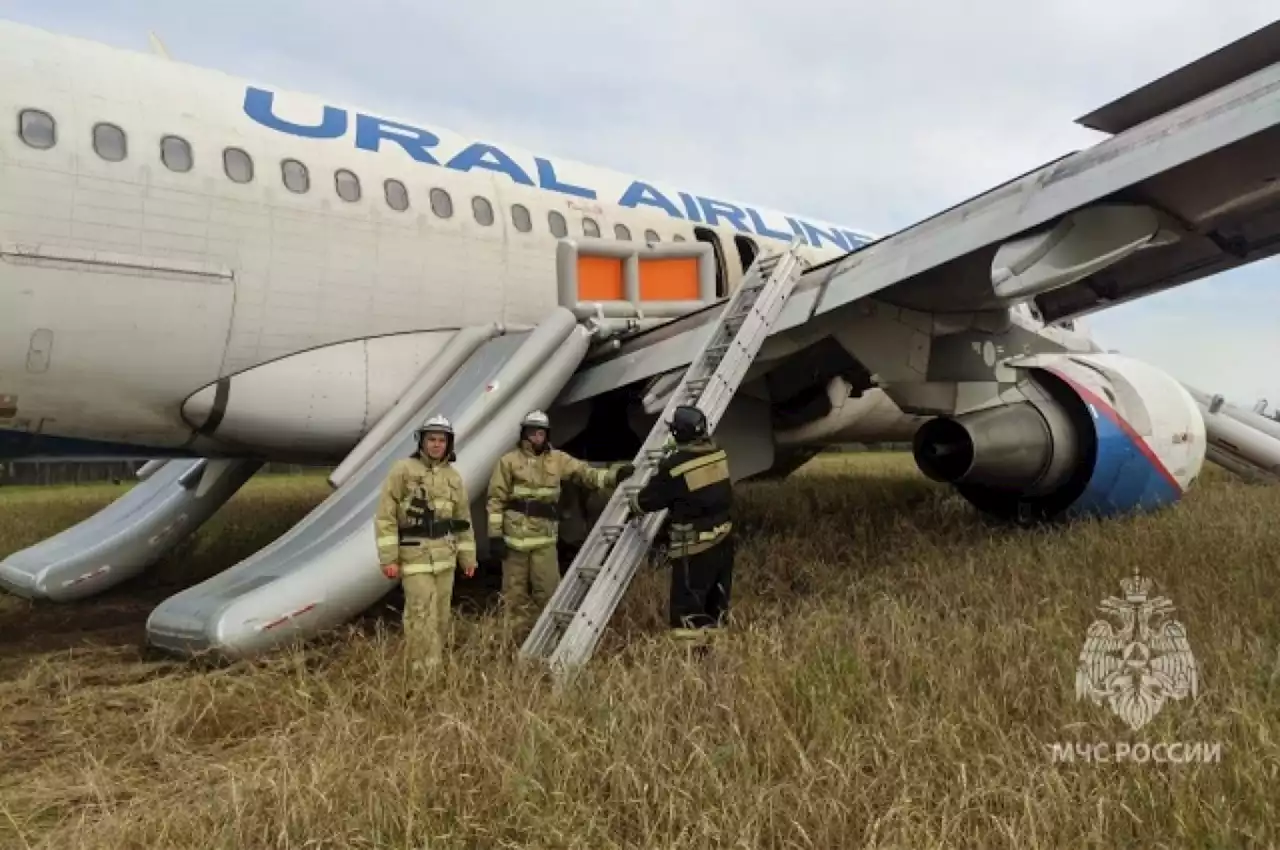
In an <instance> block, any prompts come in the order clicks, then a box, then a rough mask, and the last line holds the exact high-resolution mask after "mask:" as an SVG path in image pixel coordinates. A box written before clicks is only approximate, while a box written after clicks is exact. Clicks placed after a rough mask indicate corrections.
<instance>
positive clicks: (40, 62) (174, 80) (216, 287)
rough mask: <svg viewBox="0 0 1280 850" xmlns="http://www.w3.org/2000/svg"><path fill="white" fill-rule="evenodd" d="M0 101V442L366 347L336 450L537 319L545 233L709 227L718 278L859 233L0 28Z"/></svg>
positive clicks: (183, 439)
mask: <svg viewBox="0 0 1280 850" xmlns="http://www.w3.org/2000/svg"><path fill="white" fill-rule="evenodd" d="M0 116H3V121H4V122H5V125H6V126H7V127H9V128H10V129H9V130H7V131H6V132H4V133H2V134H0V429H3V430H5V431H8V432H37V433H40V434H45V435H54V436H60V437H69V438H77V439H85V440H94V441H103V442H106V443H123V444H130V445H134V446H139V447H143V448H152V449H160V448H173V447H178V446H183V445H187V444H189V442H190V440H191V439H192V427H191V425H190V423H189V421H187V420H184V417H183V403H184V401H186V400H187V399H188V398H189V397H191V396H192V394H193V393H196V392H197V391H199V390H201V389H202V388H209V387H210V385H212V384H213V383H214V382H215V381H217V380H218V379H220V378H223V377H225V376H227V375H233V374H237V373H243V372H245V371H246V370H252V369H254V368H255V367H259V366H261V365H262V364H264V363H267V362H268V361H273V360H277V359H279V358H285V357H287V356H289V355H293V354H296V353H298V352H303V351H307V350H309V349H315V348H318V347H321V346H329V345H331V344H334V343H340V342H344V341H361V340H371V339H380V340H382V343H381V345H380V347H379V348H378V349H377V350H376V351H375V350H374V349H373V348H370V349H369V350H368V351H366V352H365V353H364V354H362V356H364V357H365V358H366V360H365V364H366V366H365V368H367V369H369V370H373V369H375V368H376V369H379V370H380V372H379V374H380V375H382V376H383V378H384V380H382V381H380V382H378V387H377V389H375V388H374V387H373V384H372V383H371V382H370V383H369V384H368V385H367V386H366V389H365V394H366V395H367V396H369V398H368V399H367V400H366V403H365V404H364V408H363V409H361V410H359V411H357V412H353V413H352V415H351V417H350V420H351V421H350V422H349V423H348V426H344V427H347V431H346V432H344V434H349V436H350V438H351V440H352V441H354V439H358V437H359V435H360V433H362V432H363V430H367V428H368V426H369V425H370V424H371V420H372V419H376V414H377V412H378V410H379V409H385V408H386V407H387V406H389V405H390V404H391V402H392V401H394V397H395V393H396V392H398V390H399V389H400V388H403V386H404V385H406V384H407V383H408V382H409V380H410V379H411V378H412V375H413V373H414V372H415V371H416V369H418V368H421V364H422V362H423V361H424V360H425V359H426V358H428V357H430V356H431V355H432V354H433V353H434V351H435V350H438V347H439V344H442V343H443V340H444V339H445V338H447V334H448V332H451V331H452V330H453V329H456V328H458V327H461V326H466V325H475V324H481V323H486V322H503V323H506V324H509V325H523V326H531V325H534V324H536V323H538V322H539V321H540V320H541V319H543V318H544V317H545V316H546V315H547V314H548V312H549V311H550V310H551V309H552V308H554V307H555V306H556V303H557V287H556V269H555V245H556V240H557V239H558V238H560V237H561V236H565V235H568V236H572V237H576V238H583V237H592V236H596V235H599V236H600V237H601V238H606V239H617V238H629V239H634V240H659V241H664V242H665V241H670V240H681V239H684V240H694V239H701V240H703V241H711V242H713V243H714V244H715V245H716V254H717V260H718V264H719V267H720V274H721V275H722V284H723V287H724V288H726V289H728V288H732V287H733V286H735V285H736V284H737V282H738V280H739V279H740V278H741V275H742V272H743V270H744V268H745V267H746V266H747V265H749V264H750V262H751V259H752V258H753V257H754V253H755V252H756V251H759V250H770V249H775V248H777V247H780V246H785V245H786V244H787V243H788V242H789V241H790V240H791V239H792V238H793V237H794V236H795V235H801V236H803V237H804V238H805V239H806V241H807V242H808V243H809V246H810V247H808V248H807V249H806V255H807V259H809V260H811V261H813V262H815V263H816V262H821V261H824V260H826V259H830V258H832V257H836V256H839V255H841V254H843V253H846V252H847V251H848V250H849V249H851V248H853V247H856V246H857V245H858V244H862V243H865V242H867V241H870V239H871V238H872V237H870V236H869V235H867V234H865V233H862V232H859V231H852V230H849V229H848V228H842V227H836V226H833V225H831V224H828V223H824V222H816V221H813V220H811V219H803V218H800V217H797V216H794V215H787V214H785V213H780V212H777V211H772V210H764V209H761V208H758V207H751V206H745V205H742V204H731V203H727V202H724V201H721V200H717V199H713V198H707V197H705V196H699V195H696V194H694V193H691V192H684V191H680V190H675V189H672V188H670V187H666V186H659V185H657V184H653V183H650V182H648V181H642V180H639V179H637V178H633V177H630V176H628V175H624V174H620V173H617V172H613V171H607V170H602V169H598V168H593V167H590V166H587V165H582V164H580V163H574V162H569V161H566V160H563V159H558V158H556V157H554V156H550V155H547V154H537V153H530V152H526V151H523V150H519V149H516V148H513V147H508V146H503V145H498V144H496V143H489V142H481V141H477V140H474V139H467V138H463V137H461V136H459V135H457V134H454V133H451V132H448V131H446V130H443V129H441V128H439V127H435V126H431V125H425V124H418V123H414V122H409V121H405V120H402V119H388V118H385V117H381V116H377V115H375V114H372V113H368V112H364V111H361V110H358V109H354V108H348V107H344V106H339V105H336V104H331V103H326V102H325V101H324V100H321V99H317V98H314V97H310V96H307V95H302V94H297V93H293V92H282V91H279V90H276V89H272V88H271V87H268V86H261V85H257V84H254V83H251V82H247V81H244V80H239V79H236V78H233V77H230V76H227V75H225V74H222V73H220V72H217V71H210V70H204V69H199V68H194V67H192V66H188V65H184V64H181V63H177V62H172V61H169V60H167V59H164V58H161V57H157V56H151V55H147V54H143V53H133V52H129V51H123V50H118V49H114V48H111V47H107V46H103V45H100V44H97V43H94V42H90V41H84V40H79V39H73V38H68V37H63V36H57V35H52V34H49V33H46V32H44V31H41V30H38V29H33V28H29V27H25V26H19V25H15V24H10V23H3V22H0ZM357 184H358V196H357V195H356V189H357ZM588 195H590V196H591V197H587V196H588ZM406 201H407V208H405V202H406ZM433 333H438V335H439V340H440V341H439V342H438V343H433V341H432V334H433ZM391 335H397V336H391ZM352 344H353V345H359V344H362V343H354V342H353V343H352ZM379 358H380V359H379ZM333 363H334V364H336V365H335V367H334V368H335V369H336V371H337V372H338V373H341V372H343V371H344V370H347V371H350V370H349V368H348V366H347V365H344V364H345V363H346V361H341V360H338V359H334V360H333ZM333 380H334V381H335V383H337V382H340V380H341V379H340V377H335V378H334V379H333ZM271 386H273V385H270V384H264V385H263V387H264V388H265V389H264V390H263V393H264V394H265V395H267V396H271V395H275V394H277V392H276V391H275V390H273V389H271ZM251 391H252V388H251V387H250V389H248V390H244V391H241V393H240V395H239V396H238V397H237V398H238V400H239V402H240V403H241V404H242V405H243V404H245V403H246V402H245V398H247V396H246V395H245V394H244V393H245V392H251ZM205 392H206V395H209V396H211V395H212V393H213V390H212V389H206V390H205ZM375 396H376V398H375ZM269 401H270V399H268V402H269ZM268 407H269V405H268ZM266 409H267V408H263V410H266ZM188 413H189V411H188ZM357 413H358V415H357ZM267 424H269V423H267ZM275 437H276V439H277V440H279V441H280V442H281V443H288V442H289V441H291V440H293V439H294V436H293V435H290V434H289V433H287V432H281V433H277V434H276V435H275ZM889 438H892V437H889ZM325 439H328V438H327V437H326V438H325ZM347 439H348V437H347V436H342V437H341V439H340V440H339V442H340V443H341V442H344V441H346V440H347ZM321 442H323V440H322V441H321ZM326 445H327V444H326ZM266 448H268V449H270V448H271V446H270V445H268V446H266ZM322 448H323V447H322ZM336 450H339V451H340V450H341V446H337V447H336Z"/></svg>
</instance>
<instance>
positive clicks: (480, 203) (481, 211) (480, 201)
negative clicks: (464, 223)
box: [471, 195, 493, 227]
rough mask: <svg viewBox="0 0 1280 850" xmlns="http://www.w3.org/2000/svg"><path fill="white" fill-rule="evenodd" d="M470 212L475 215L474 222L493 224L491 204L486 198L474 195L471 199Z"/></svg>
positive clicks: (486, 224) (484, 224)
mask: <svg viewBox="0 0 1280 850" xmlns="http://www.w3.org/2000/svg"><path fill="white" fill-rule="evenodd" d="M471 214H472V215H474V216H475V217H476V224H480V225H483V226H485V227H488V226H489V225H491V224H493V204H491V203H489V200H488V198H482V197H480V196H479V195H476V196H475V197H474V198H472V199H471Z"/></svg>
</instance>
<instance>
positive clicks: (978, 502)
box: [913, 353, 1206, 520]
mask: <svg viewBox="0 0 1280 850" xmlns="http://www.w3.org/2000/svg"><path fill="white" fill-rule="evenodd" d="M1013 365H1014V368H1016V369H1018V370H1019V371H1020V372H1021V373H1022V376H1021V377H1022V380H1020V381H1019V384H1018V389H1019V390H1020V391H1021V394H1022V396H1023V398H1024V400H1022V401H1017V402H1014V403H1010V404H1004V405H1000V406H998V407H989V408H984V409H981V410H976V411H973V412H970V413H965V414H961V415H959V416H955V417H939V418H937V419H933V420H931V421H929V422H927V423H925V424H924V425H923V426H921V428H920V429H919V431H917V432H916V435H915V439H914V442H913V445H914V453H915V459H916V464H917V465H918V466H919V467H920V470H921V472H923V473H924V474H925V475H927V476H928V477H930V478H932V479H934V480H935V481H943V482H947V483H950V484H954V485H955V486H956V489H957V490H958V491H959V492H960V494H961V495H962V496H964V497H965V498H966V499H967V500H969V502H971V503H972V504H973V505H975V506H976V507H978V508H979V509H980V510H983V511H985V512H987V513H990V514H993V515H996V516H999V517H1002V518H1007V519H1019V520H1044V519H1051V518H1055V517H1064V518H1065V517H1071V516H1079V515H1092V516H1114V515H1118V514H1125V513H1130V512H1134V511H1150V510H1156V509H1159V508H1162V507H1165V506H1167V505H1170V504H1172V503H1174V502H1176V501H1178V500H1179V499H1180V498H1181V497H1182V494H1183V493H1184V492H1185V491H1186V490H1187V488H1188V487H1189V486H1190V485H1191V483H1192V482H1193V481H1194V480H1195V479H1196V477H1197V476H1198V475H1199V474H1200V469H1201V467H1202V466H1203V464H1204V457H1205V449H1206V445H1205V427H1204V420H1203V418H1202V417H1201V415H1200V411H1199V409H1198V408H1197V407H1196V403H1195V400H1194V399H1193V398H1192V397H1191V395H1190V393H1188V392H1187V391H1186V389H1184V388H1183V386H1182V385H1181V384H1179V383H1178V382H1177V381H1176V380H1174V379H1173V378H1172V377H1170V376H1169V375H1166V374H1165V373H1163V372H1161V371H1160V370H1158V369H1156V368H1154V367H1152V366H1150V365H1148V364H1146V363H1142V362H1140V361H1137V360H1132V359H1130V358H1127V357H1123V356H1121V355H1117V354H1101V353H1094V354H1080V355H1064V354H1049V355H1037V356H1035V357H1028V358H1024V359H1022V360H1021V361H1018V362H1017V363H1016V364H1013Z"/></svg>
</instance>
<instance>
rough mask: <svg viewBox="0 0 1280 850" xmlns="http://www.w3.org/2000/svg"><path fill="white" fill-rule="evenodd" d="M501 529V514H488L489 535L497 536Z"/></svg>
mask: <svg viewBox="0 0 1280 850" xmlns="http://www.w3.org/2000/svg"><path fill="white" fill-rule="evenodd" d="M501 531H502V514H489V536H490V537H497V536H498V534H499V533H500V532H501Z"/></svg>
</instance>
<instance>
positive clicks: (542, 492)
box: [511, 484, 560, 501]
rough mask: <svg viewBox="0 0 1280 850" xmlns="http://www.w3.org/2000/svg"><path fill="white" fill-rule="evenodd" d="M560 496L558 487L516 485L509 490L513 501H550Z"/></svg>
mask: <svg viewBox="0 0 1280 850" xmlns="http://www.w3.org/2000/svg"><path fill="white" fill-rule="evenodd" d="M559 496H560V488H559V487H529V486H527V485H525V484H517V485H516V486H515V487H512V488H511V498H513V499H541V500H547V501H550V500H551V499H556V498H558V497H559Z"/></svg>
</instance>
